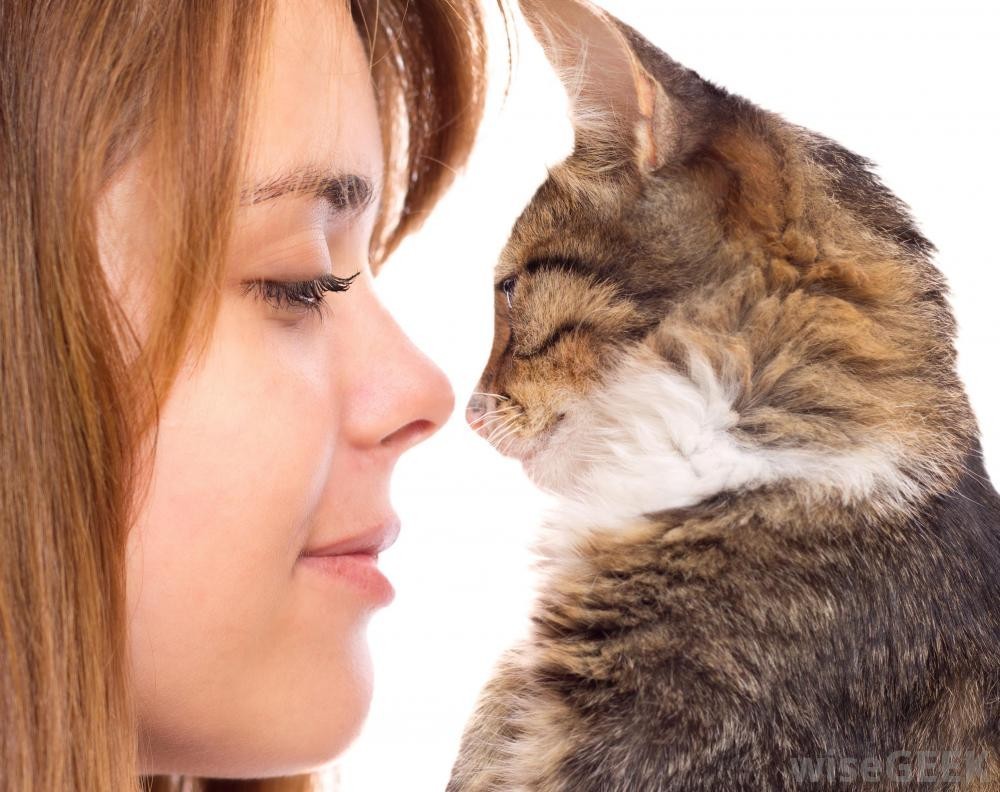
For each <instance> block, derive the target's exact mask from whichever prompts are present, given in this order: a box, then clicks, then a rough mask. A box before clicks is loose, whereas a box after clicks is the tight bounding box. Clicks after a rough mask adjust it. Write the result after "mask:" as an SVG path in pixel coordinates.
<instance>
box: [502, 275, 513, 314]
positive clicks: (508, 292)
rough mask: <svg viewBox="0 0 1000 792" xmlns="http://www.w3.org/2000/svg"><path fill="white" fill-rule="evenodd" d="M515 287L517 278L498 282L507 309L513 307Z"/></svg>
mask: <svg viewBox="0 0 1000 792" xmlns="http://www.w3.org/2000/svg"><path fill="white" fill-rule="evenodd" d="M516 285H517V278H516V277H514V276H511V277H509V278H504V279H503V281H501V282H500V289H501V291H503V293H504V297H506V298H507V307H508V308H513V307H514V287H515V286H516Z"/></svg>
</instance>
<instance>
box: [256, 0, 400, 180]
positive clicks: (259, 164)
mask: <svg viewBox="0 0 1000 792" xmlns="http://www.w3.org/2000/svg"><path fill="white" fill-rule="evenodd" d="M249 137H250V139H249V145H250V149H249V155H250V160H249V175H248V180H247V181H248V183H249V184H250V185H255V184H260V183H266V182H268V181H271V180H274V179H281V178H283V177H285V176H286V175H288V174H296V173H302V172H304V171H309V172H313V171H315V170H317V169H322V170H326V171H330V172H335V173H342V174H352V175H356V176H358V177H360V178H362V179H365V180H366V181H368V182H369V183H370V184H372V185H374V186H375V187H376V188H377V187H378V185H379V184H380V183H381V179H382V157H383V153H382V142H381V136H380V128H379V120H378V110H377V105H376V102H375V94H374V90H373V88H372V83H371V75H370V70H369V61H368V55H367V53H366V50H365V47H364V45H363V43H362V41H361V39H360V36H359V35H358V32H357V29H356V28H355V26H354V22H353V20H352V18H351V15H350V12H349V10H348V8H347V7H346V4H340V3H333V2H330V0H295V2H291V3H283V4H282V5H281V6H280V12H279V13H277V14H276V15H275V18H274V21H273V26H272V29H271V32H270V41H269V42H268V46H267V47H266V50H265V58H264V65H263V71H262V75H261V80H260V83H259V91H258V94H257V104H256V107H255V112H254V114H253V116H252V120H251V125H250V136H249Z"/></svg>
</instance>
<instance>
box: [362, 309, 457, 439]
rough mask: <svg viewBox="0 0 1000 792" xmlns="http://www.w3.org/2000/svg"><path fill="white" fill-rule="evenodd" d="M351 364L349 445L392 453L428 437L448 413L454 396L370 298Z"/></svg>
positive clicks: (443, 378) (440, 375)
mask: <svg viewBox="0 0 1000 792" xmlns="http://www.w3.org/2000/svg"><path fill="white" fill-rule="evenodd" d="M366 303H367V304H366V305H365V308H364V312H365V319H364V331H363V333H362V334H361V338H360V339H359V344H358V346H357V352H358V353H359V354H356V355H352V357H353V358H354V359H353V360H352V361H351V362H352V363H353V364H354V366H356V367H357V368H355V369H354V372H353V374H352V373H351V372H350V371H348V374H347V375H348V377H349V378H350V380H351V381H352V385H353V387H352V388H351V392H352V397H351V400H350V401H351V404H350V406H349V415H348V424H349V426H348V427H345V429H346V430H347V431H348V432H350V433H351V434H352V435H353V440H354V442H355V443H358V444H361V445H364V446H367V447H371V448H374V447H379V448H383V449H386V450H389V451H392V452H394V453H395V454H397V455H398V454H400V453H402V452H403V451H405V450H406V449H407V448H410V447H411V446H413V445H415V444H417V443H419V442H420V441H421V440H424V439H426V438H427V437H429V436H430V435H432V434H434V432H436V431H437V430H438V429H440V428H441V426H443V425H444V423H445V421H447V420H448V416H449V415H451V413H452V410H453V409H454V406H455V395H454V392H453V390H452V387H451V384H450V383H449V382H448V379H447V377H446V376H445V374H444V372H443V371H441V369H440V368H438V367H437V365H435V364H434V363H433V362H432V361H431V360H430V359H429V358H428V357H427V356H426V355H424V353H423V352H421V351H420V350H419V349H417V347H416V346H415V345H414V344H413V342H412V341H410V339H409V338H408V337H407V336H406V334H405V333H404V332H403V330H402V328H400V326H399V325H398V324H396V322H395V320H394V319H393V318H392V316H391V315H390V314H389V312H388V311H387V310H386V309H385V307H384V306H382V304H381V303H380V302H379V301H378V300H377V298H375V296H374V294H372V295H371V300H370V301H366Z"/></svg>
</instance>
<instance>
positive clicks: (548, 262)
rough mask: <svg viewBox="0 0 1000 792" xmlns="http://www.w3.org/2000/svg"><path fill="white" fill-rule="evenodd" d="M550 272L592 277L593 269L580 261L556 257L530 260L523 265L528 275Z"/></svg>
mask: <svg viewBox="0 0 1000 792" xmlns="http://www.w3.org/2000/svg"><path fill="white" fill-rule="evenodd" d="M550 270H558V271H560V272H569V273H574V274H577V275H593V274H594V268H593V267H592V266H589V265H588V264H586V263H584V262H583V261H581V260H580V259H576V258H569V257H557V258H539V259H532V260H531V261H529V262H528V263H527V264H525V265H524V271H525V272H526V273H527V274H528V275H534V274H535V273H538V272H545V271H550Z"/></svg>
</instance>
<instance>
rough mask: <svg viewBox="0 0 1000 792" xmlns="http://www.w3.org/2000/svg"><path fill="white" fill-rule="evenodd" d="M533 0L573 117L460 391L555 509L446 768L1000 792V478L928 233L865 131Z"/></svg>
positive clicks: (720, 785) (590, 783)
mask: <svg viewBox="0 0 1000 792" xmlns="http://www.w3.org/2000/svg"><path fill="white" fill-rule="evenodd" d="M522 9H523V11H524V13H525V16H526V17H527V19H528V21H529V23H530V24H531V26H532V28H533V30H534V32H535V33H536V34H537V36H538V37H539V39H540V41H541V42H542V44H543V47H544V49H545V51H546V53H547V55H548V57H549V59H550V60H551V61H552V63H553V65H554V66H555V68H556V69H557V71H558V73H559V75H560V76H561V78H562V80H563V82H564V84H565V86H566V88H567V91H568V93H569V95H570V99H571V107H572V109H573V119H574V126H575V131H576V144H575V147H574V150H573V152H572V154H571V155H570V156H569V157H568V158H567V159H566V160H565V161H564V162H563V163H562V164H560V165H559V166H558V167H556V168H554V169H553V170H552V171H551V173H550V175H549V178H548V179H547V181H546V182H545V183H544V184H543V185H542V186H541V187H540V188H539V190H538V191H537V193H536V195H535V196H534V197H533V199H532V201H531V202H530V204H529V205H528V207H527V208H526V209H525V211H524V213H523V214H522V216H521V217H520V218H519V219H518V221H517V223H516V226H515V228H514V230H513V232H512V236H511V238H510V241H509V243H508V245H507V247H506V249H505V250H504V252H503V254H502V257H501V260H500V263H499V265H498V270H497V278H496V283H497V291H496V335H495V341H494V347H493V350H492V354H491V357H490V360H489V363H488V364H487V367H486V370H485V372H484V374H483V377H482V380H481V383H480V385H479V387H478V388H477V390H479V391H481V392H482V394H480V395H477V396H475V397H473V399H472V401H471V402H470V404H469V408H468V417H469V420H470V421H471V422H472V423H473V425H474V426H475V427H477V428H478V430H479V431H480V432H481V433H482V434H484V435H486V436H488V437H489V438H490V439H492V441H493V442H494V444H495V445H497V446H498V447H499V449H500V450H501V451H502V452H503V453H505V454H508V455H510V456H513V457H516V458H519V459H520V460H522V461H523V463H524V466H525V468H526V470H527V471H528V473H529V475H530V476H531V477H532V478H533V479H534V480H535V481H536V482H537V483H538V484H539V485H540V486H542V487H544V488H546V489H548V490H550V491H552V492H554V493H556V494H557V495H559V496H560V498H561V503H562V506H561V507H560V508H559V509H558V510H557V512H556V514H555V515H554V516H553V517H552V518H551V519H549V520H548V521H547V524H546V525H545V528H544V533H543V535H542V537H541V538H540V540H539V545H538V548H539V551H540V554H541V558H542V560H541V562H540V563H541V568H542V571H543V582H542V585H541V587H540V593H539V598H538V600H537V602H536V604H535V607H534V611H533V618H532V625H531V631H530V634H529V636H528V637H527V638H526V640H525V641H524V642H523V643H522V644H520V645H518V646H516V647H514V648H512V649H511V650H510V651H509V652H508V653H507V654H506V655H505V656H504V657H503V658H502V660H501V662H500V664H499V666H498V668H497V671H496V675H495V677H494V678H493V679H492V681H491V682H490V683H489V684H488V686H487V687H486V689H485V690H484V692H483V693H482V696H481V699H480V701H479V703H478V705H477V708H476V711H475V713H474V715H473V717H472V719H471V721H470V723H469V725H468V727H467V729H466V732H465V735H464V737H463V740H462V745H461V748H460V753H459V756H458V759H457V761H456V763H455V766H454V768H453V771H452V776H451V780H450V782H449V784H448V790H449V792H487V790H489V791H491V792H500V791H501V790H503V791H504V792H515V791H517V792H619V791H620V792H646V791H647V790H649V791H653V790H655V791H658V792H667V790H678V791H680V790H684V791H685V792H695V791H697V790H706V792H707V791H709V790H711V792H725V791H726V790H793V789H862V790H875V789H883V788H885V789H890V788H891V789H901V788H919V789H922V790H931V789H978V790H987V789H989V790H998V789H1000V497H998V495H997V493H996V491H995V490H994V488H993V487H992V485H991V483H990V482H989V480H988V478H987V474H986V472H985V470H984V467H983V460H982V453H981V449H980V444H979V430H978V427H977V423H976V419H975V417H974V415H973V413H972V411H971V409H970V406H969V402H968V400H967V397H966V395H965V393H964V390H963V386H962V383H961V382H960V380H959V379H958V377H957V375H956V369H955V350H954V346H953V338H954V335H955V321H954V319H953V316H952V313H951V311H950V309H949V306H948V304H947V302H946V285H945V282H944V280H943V278H942V276H941V274H940V273H939V271H938V270H937V269H936V268H935V267H934V266H933V264H932V263H931V257H932V254H933V252H934V248H933V246H932V245H931V243H930V242H928V240H927V239H925V238H924V237H923V236H922V235H921V233H920V231H919V230H917V228H916V227H915V226H914V223H913V221H912V220H911V218H910V217H909V214H908V209H907V208H906V207H905V205H904V204H902V203H901V202H900V201H899V200H897V199H896V198H895V197H894V196H893V195H892V194H891V193H890V192H889V191H888V190H887V189H886V188H885V187H884V186H883V185H882V184H881V183H880V181H879V180H878V179H877V178H876V177H875V176H874V175H873V174H872V172H871V170H870V169H869V168H870V165H871V163H870V162H869V161H867V160H865V159H863V158H862V157H859V156H857V155H855V154H853V153H851V152H850V151H847V150H845V149H844V148H842V147H841V146H839V145H838V144H836V143H835V142H833V141H831V140H829V139H827V138H824V137H822V136H820V135H818V134H815V133H813V132H810V131H808V130H806V129H803V128H801V127H798V126H795V125H793V124H791V123H789V122H787V121H785V120H783V119H782V118H780V117H779V116H777V115H775V114H773V113H770V112H766V111H764V110H762V109H760V108H758V107H756V106H754V105H753V104H751V103H749V102H748V101H746V100H744V99H742V98H740V97H737V96H734V95H731V94H730V93H728V92H726V91H725V90H722V89H721V88H719V87H717V86H716V85H713V84H712V83H710V82H708V81H706V80H704V79H702V78H701V77H699V75H697V74H696V73H695V72H693V71H691V70H689V69H686V68H684V67H683V66H680V65H679V64H677V63H675V62H674V61H673V60H671V59H670V58H669V57H668V56H667V55H665V54H664V53H662V52H661V51H659V50H658V49H657V48H655V47H654V46H652V45H651V44H650V43H649V42H647V41H646V40H645V39H644V38H643V37H642V36H641V35H639V34H638V33H637V32H636V31H634V30H633V29H631V28H630V27H628V26H627V25H625V24H623V23H621V22H619V21H617V20H615V19H613V18H612V17H610V16H609V15H607V14H606V13H604V12H603V11H601V10H599V9H597V8H595V7H594V6H592V5H589V4H587V3H585V2H577V1H576V0H522ZM817 763H818V764H817ZM803 768H804V769H803ZM816 768H819V770H817V769H816ZM810 773H812V775H810ZM915 785H916V786H915Z"/></svg>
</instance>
